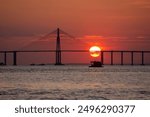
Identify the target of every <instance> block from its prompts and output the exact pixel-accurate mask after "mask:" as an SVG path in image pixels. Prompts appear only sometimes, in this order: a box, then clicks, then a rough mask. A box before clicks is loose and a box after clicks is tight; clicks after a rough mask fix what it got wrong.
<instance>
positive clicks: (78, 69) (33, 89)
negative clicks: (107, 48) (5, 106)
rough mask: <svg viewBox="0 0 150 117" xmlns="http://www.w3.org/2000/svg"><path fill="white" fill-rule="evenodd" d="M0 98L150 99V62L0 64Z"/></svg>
mask: <svg viewBox="0 0 150 117" xmlns="http://www.w3.org/2000/svg"><path fill="white" fill-rule="evenodd" d="M0 99H1V100H3V99H6V100H7V99H13V100H22V99H25V100H37V99H40V100H55V99H59V100H63V99H65V100H68V99H69V100H72V99H73V100H79V99H80V100H83V99H84V100H85V99H86V100H99V99H100V100H101V99H121V100H122V99H129V100H130V99H138V100H139V99H140V100H141V99H150V66H104V67H101V68H90V67H88V65H64V66H54V65H47V66H15V67H14V66H0Z"/></svg>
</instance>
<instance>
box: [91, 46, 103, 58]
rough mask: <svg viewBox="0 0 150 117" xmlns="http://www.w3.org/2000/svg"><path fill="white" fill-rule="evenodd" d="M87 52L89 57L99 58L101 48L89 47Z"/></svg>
mask: <svg viewBox="0 0 150 117" xmlns="http://www.w3.org/2000/svg"><path fill="white" fill-rule="evenodd" d="M89 51H90V55H91V56H92V57H99V56H100V51H101V48H100V47H98V46H92V47H90V49H89Z"/></svg>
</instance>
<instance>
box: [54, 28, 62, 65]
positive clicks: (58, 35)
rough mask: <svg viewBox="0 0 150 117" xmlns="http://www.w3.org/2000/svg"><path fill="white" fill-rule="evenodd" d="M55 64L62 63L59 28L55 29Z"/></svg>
mask: <svg viewBox="0 0 150 117" xmlns="http://www.w3.org/2000/svg"><path fill="white" fill-rule="evenodd" d="M55 65H62V63H61V43H60V30H59V28H58V29H57V41H56V63H55Z"/></svg>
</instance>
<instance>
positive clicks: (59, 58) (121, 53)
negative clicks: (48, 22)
mask: <svg viewBox="0 0 150 117" xmlns="http://www.w3.org/2000/svg"><path fill="white" fill-rule="evenodd" d="M53 35H55V39H56V49H54V50H38V49H36V50H25V48H28V47H29V46H30V45H34V43H35V42H36V41H39V40H45V39H47V38H50V37H51V36H53ZM63 36H65V37H68V38H70V39H75V37H74V36H72V35H70V34H68V33H66V32H64V31H63V30H61V29H59V28H57V29H56V30H54V31H52V32H50V33H48V34H46V35H44V36H42V37H41V38H38V39H36V40H34V41H32V42H31V43H29V44H27V45H24V46H23V47H21V48H20V49H18V50H13V51H0V53H1V54H3V60H2V61H3V65H7V54H8V53H12V54H13V65H17V55H18V54H19V53H40V52H44V53H50V52H55V63H54V64H55V65H63V63H62V52H80V53H83V52H89V50H62V49H61V37H63ZM116 53H117V54H119V58H120V62H119V64H120V65H125V62H124V61H125V59H126V53H128V54H130V65H135V62H134V59H135V58H136V57H135V56H134V55H135V54H137V53H138V54H140V59H141V60H140V62H139V63H138V64H139V65H146V64H150V63H146V62H145V58H147V57H145V55H146V54H148V55H149V56H150V51H127V50H107V51H105V50H102V51H100V55H101V56H100V58H99V61H101V62H102V64H106V63H105V59H106V58H107V59H108V56H106V54H109V59H110V63H109V64H110V65H115V63H114V59H115V56H114V54H116ZM0 61H1V60H0Z"/></svg>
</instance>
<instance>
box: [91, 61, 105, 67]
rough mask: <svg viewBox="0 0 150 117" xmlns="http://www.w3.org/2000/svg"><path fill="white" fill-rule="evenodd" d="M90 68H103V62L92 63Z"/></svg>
mask: <svg viewBox="0 0 150 117" xmlns="http://www.w3.org/2000/svg"><path fill="white" fill-rule="evenodd" d="M89 67H102V62H100V61H91V65H90V66H89Z"/></svg>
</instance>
